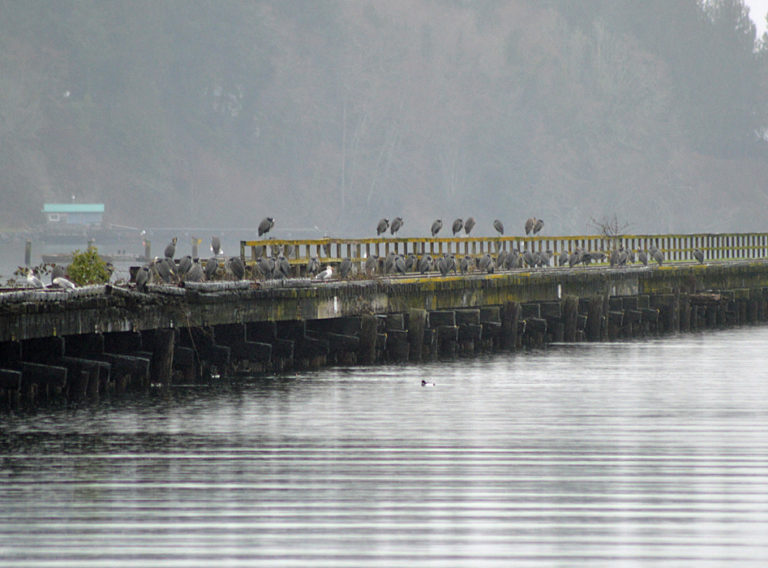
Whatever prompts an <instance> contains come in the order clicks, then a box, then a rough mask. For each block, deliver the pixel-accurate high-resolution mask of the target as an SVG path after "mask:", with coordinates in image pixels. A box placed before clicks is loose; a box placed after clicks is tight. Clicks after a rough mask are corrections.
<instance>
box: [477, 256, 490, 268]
mask: <svg viewBox="0 0 768 568" xmlns="http://www.w3.org/2000/svg"><path fill="white" fill-rule="evenodd" d="M492 263H493V259H492V258H491V255H490V254H488V253H486V254H485V256H481V257H480V258H479V259H478V261H477V267H478V268H479V269H480V270H483V271H487V270H488V267H489V266H491V264H492Z"/></svg>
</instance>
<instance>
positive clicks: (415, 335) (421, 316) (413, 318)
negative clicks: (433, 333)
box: [408, 308, 427, 361]
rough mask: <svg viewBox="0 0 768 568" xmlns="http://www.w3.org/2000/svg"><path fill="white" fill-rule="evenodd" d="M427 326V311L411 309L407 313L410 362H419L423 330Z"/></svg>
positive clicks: (422, 343) (422, 344)
mask: <svg viewBox="0 0 768 568" xmlns="http://www.w3.org/2000/svg"><path fill="white" fill-rule="evenodd" d="M426 326H427V310H422V309H415V308H414V309H412V310H411V311H410V312H408V341H409V343H410V344H411V350H410V359H411V361H421V351H422V347H423V346H424V328H425V327H426Z"/></svg>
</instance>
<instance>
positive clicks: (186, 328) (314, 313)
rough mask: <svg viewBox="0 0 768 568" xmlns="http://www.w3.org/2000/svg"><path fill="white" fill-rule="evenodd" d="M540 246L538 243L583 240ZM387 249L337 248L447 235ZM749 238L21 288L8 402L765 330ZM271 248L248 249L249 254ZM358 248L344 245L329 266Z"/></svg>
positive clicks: (767, 282) (7, 314) (4, 326)
mask: <svg viewBox="0 0 768 568" xmlns="http://www.w3.org/2000/svg"><path fill="white" fill-rule="evenodd" d="M537 239H538V240H536V239H526V244H528V246H532V245H530V244H529V243H542V244H541V245H540V246H542V247H543V246H563V245H562V243H575V242H576V241H571V240H569V238H566V239H562V240H557V243H558V244H554V245H553V244H548V243H547V239H545V238H543V237H537ZM515 240H516V239H490V240H489V239H483V240H480V241H467V242H461V243H459V244H458V245H457V246H459V247H470V248H469V249H467V248H465V249H464V250H465V251H466V250H471V247H472V245H473V242H474V243H475V246H476V250H477V252H476V253H474V254H481V252H482V250H484V249H485V250H487V247H488V246H490V247H492V248H494V249H495V248H496V247H497V246H498V247H499V249H503V247H508V246H512V245H509V244H507V243H510V242H513V243H514V242H515ZM387 241H388V242H387V243H378V244H377V243H365V242H362V243H356V242H355V243H352V244H349V243H343V244H341V245H339V246H342V247H343V246H352V247H357V246H360V247H362V248H361V249H360V251H359V253H358V251H357V250H356V249H355V250H354V252H353V254H355V255H357V254H359V256H355V258H356V259H358V260H357V261H356V262H361V261H362V260H361V259H363V258H365V255H367V254H380V255H385V254H387V248H386V246H387V245H388V246H389V247H393V246H395V245H398V246H402V247H406V246H409V247H410V246H415V247H421V254H424V252H425V249H424V247H427V250H429V246H430V245H431V244H434V245H435V247H436V250H435V254H440V252H439V250H440V248H439V247H440V244H441V243H440V242H439V241H440V239H436V240H434V241H438V242H434V243H432V242H430V240H427V241H426V242H425V240H423V239H422V240H420V241H418V244H415V245H414V244H411V243H412V241H411V240H409V239H406V240H405V242H401V241H400V240H399V239H394V240H393V239H388V240H387ZM550 241H556V240H555V239H550ZM497 242H499V243H501V244H500V245H496V243H497ZM739 242H742V243H743V245H742V248H741V249H739V252H738V255H739V257H738V258H742V259H743V260H733V259H728V258H730V254H731V253H730V251H726V249H722V251H723V256H724V257H725V258H726V259H727V260H718V261H710V262H707V263H705V264H698V263H691V262H688V261H687V260H686V261H683V260H680V261H676V262H675V261H673V262H672V263H670V264H669V265H667V264H665V265H663V266H661V267H658V266H647V267H646V266H642V265H631V266H624V267H621V268H610V267H607V266H598V267H589V268H585V267H576V268H568V267H549V268H543V269H516V270H509V271H498V272H495V273H493V274H487V273H478V272H475V273H472V274H468V275H465V276H460V275H450V276H445V277H443V276H440V275H438V274H434V273H431V274H428V275H425V276H421V275H417V274H409V275H405V276H400V277H396V276H392V275H377V276H376V277H374V278H370V279H362V278H360V279H352V280H331V281H328V282H317V281H313V280H310V279H307V278H289V279H283V280H260V281H255V280H242V281H228V282H226V281H223V282H208V283H205V282H204V283H186V284H185V285H184V286H181V287H180V286H168V285H161V286H158V285H151V286H149V288H148V290H147V292H146V293H145V292H139V291H137V290H134V289H132V288H125V287H117V286H112V285H106V286H92V287H85V288H79V289H76V290H74V291H70V292H65V291H58V292H53V291H50V290H46V291H36V290H19V291H14V292H8V293H4V294H0V401H1V402H0V406H1V407H3V408H8V407H13V406H16V405H20V404H35V403H37V402H40V401H45V400H80V399H88V398H94V397H99V396H111V395H113V394H117V393H120V392H123V391H125V390H129V389H144V390H145V389H152V388H156V389H158V390H162V389H164V388H167V387H169V386H171V385H173V384H182V383H183V384H190V383H197V382H208V381H212V380H215V378H216V377H218V376H220V375H233V374H243V375H253V374H260V373H279V372H283V371H286V370H290V369H306V368H316V367H320V366H323V365H328V364H345V365H351V364H372V363H378V362H408V361H411V362H419V361H427V360H432V359H436V358H452V357H460V356H472V355H474V354H477V353H482V352H489V351H510V350H515V349H521V348H529V347H542V346H545V345H546V344H548V343H551V342H578V341H603V340H617V339H628V338H635V337H642V336H648V335H658V334H665V333H674V332H685V331H690V330H699V329H709V328H721V327H727V326H735V325H744V324H749V323H758V322H764V321H766V319H768V261H765V260H762V259H759V258H756V255H757V253H759V252H763V247H766V249H768V245H767V244H766V242H765V241H764V240H762V241H761V240H759V239H758V240H754V239H751V238H746V237H745V238H744V239H743V241H742V240H740V239H735V240H734V244H738V243H739ZM489 243H490V244H489ZM266 244H268V245H269V246H272V245H276V246H281V244H284V242H282V241H274V242H268V243H266ZM288 244H292V245H294V246H295V248H294V249H292V253H293V254H294V258H293V260H294V261H296V263H299V262H300V261H301V260H302V256H301V255H302V254H303V253H302V250H301V246H302V245H301V244H300V243H296V242H292V243H288ZM326 244H327V243H319V245H318V244H309V245H307V244H306V243H304V245H305V246H308V247H310V248H308V249H305V252H308V253H309V254H312V253H314V252H316V249H314V250H313V249H312V248H311V247H314V246H321V247H325V245H326ZM337 244H338V243H337ZM673 244H674V243H673ZM583 245H586V246H585V248H587V247H591V243H584V244H583ZM583 245H582V244H579V245H575V244H574V245H573V246H574V247H575V246H583ZM260 246H263V245H262V244H249V243H248V242H244V243H243V250H244V252H245V251H248V250H249V249H250V248H251V247H260ZM330 246H331V247H333V246H334V243H331V245H330ZM443 246H444V247H448V246H449V244H448V243H443ZM537 246H538V245H537ZM639 246H645V244H642V245H639ZM675 246H679V248H680V249H686V248H691V249H692V248H694V247H699V246H701V245H700V244H699V243H696V242H695V241H692V242H690V243H688V242H685V243H678V244H676V245H675ZM366 247H370V248H366ZM377 247H378V248H377ZM594 248H596V247H594ZM265 250H266V249H265ZM402 250H408V249H405V248H403V249H402ZM402 250H401V251H402ZM410 250H413V249H410ZM410 250H409V252H410ZM713 250H717V249H716V248H715V247H714V246H713V247H712V248H711V249H710V252H709V254H710V256H713V255H714V254H715V253H713V252H711V251H713ZM339 252H340V253H341V254H338V253H339ZM347 252H348V251H347V250H341V251H338V250H336V251H334V250H332V251H331V254H330V255H329V256H326V257H325V259H324V260H325V261H331V259H333V258H336V259H341V258H343V257H345V256H347ZM452 252H453V251H452ZM666 252H667V254H669V255H672V253H673V252H674V251H673V250H671V249H667V251H666ZM764 252H768V250H766V251H764ZM337 254H338V256H335V255H337ZM454 254H455V253H454ZM459 254H461V252H459ZM470 254H472V253H470ZM312 255H313V254H312ZM750 255H755V257H750ZM747 257H748V258H747ZM246 258H248V257H246ZM249 260H250V258H249Z"/></svg>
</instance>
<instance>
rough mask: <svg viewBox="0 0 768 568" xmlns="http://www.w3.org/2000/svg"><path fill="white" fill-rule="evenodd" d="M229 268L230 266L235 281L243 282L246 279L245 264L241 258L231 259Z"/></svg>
mask: <svg viewBox="0 0 768 568" xmlns="http://www.w3.org/2000/svg"><path fill="white" fill-rule="evenodd" d="M227 266H229V269H230V270H231V271H232V274H234V276H235V280H242V279H243V278H245V264H243V259H242V258H240V257H239V256H233V257H231V258H230V259H229V262H228V263H227Z"/></svg>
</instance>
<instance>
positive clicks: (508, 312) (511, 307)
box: [501, 302, 521, 351]
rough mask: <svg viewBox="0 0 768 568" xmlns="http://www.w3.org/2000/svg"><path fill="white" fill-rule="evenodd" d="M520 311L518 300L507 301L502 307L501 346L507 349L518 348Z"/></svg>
mask: <svg viewBox="0 0 768 568" xmlns="http://www.w3.org/2000/svg"><path fill="white" fill-rule="evenodd" d="M520 311H521V308H520V304H518V303H517V302H505V303H504V305H503V306H502V308H501V348H502V349H506V350H507V351H514V350H515V349H516V348H517V325H518V322H519V321H520Z"/></svg>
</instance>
